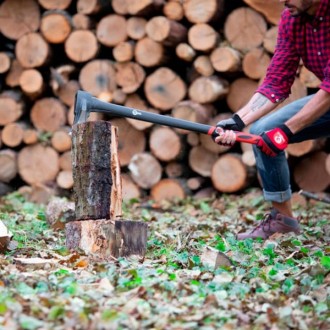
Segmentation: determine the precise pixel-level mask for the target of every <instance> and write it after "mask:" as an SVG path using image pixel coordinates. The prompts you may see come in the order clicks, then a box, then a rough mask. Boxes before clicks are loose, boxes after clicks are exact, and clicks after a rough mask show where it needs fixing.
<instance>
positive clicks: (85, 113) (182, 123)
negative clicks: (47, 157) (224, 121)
mask: <svg viewBox="0 0 330 330" xmlns="http://www.w3.org/2000/svg"><path fill="white" fill-rule="evenodd" d="M91 112H103V113H107V114H109V115H112V116H114V117H124V118H132V119H136V120H141V121H146V122H149V123H154V124H159V125H164V126H170V127H174V128H181V129H185V130H188V131H193V132H197V133H203V134H208V135H210V136H212V137H213V138H215V137H217V136H218V135H219V133H220V132H219V130H217V127H216V126H211V125H206V124H200V123H195V122H192V121H189V120H184V119H178V118H173V117H170V116H165V115H159V114H155V113H152V112H148V111H142V110H137V109H134V108H130V107H125V106H121V105H117V104H113V103H108V102H104V101H101V100H99V99H97V98H96V97H93V96H92V95H91V94H89V93H87V92H84V91H80V90H79V91H77V93H76V96H75V103H74V122H73V125H76V124H80V123H84V122H86V121H87V119H88V117H89V114H90V113H91ZM235 135H236V141H237V142H245V143H250V144H257V143H258V141H259V140H260V136H259V135H254V134H249V133H242V132H237V131H235Z"/></svg>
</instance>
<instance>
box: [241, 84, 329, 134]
mask: <svg viewBox="0 0 330 330" xmlns="http://www.w3.org/2000/svg"><path fill="white" fill-rule="evenodd" d="M329 110H330V94H329V93H328V92H326V91H324V90H322V89H320V90H319V91H318V92H317V93H316V94H315V95H314V97H313V98H312V99H311V100H310V101H309V102H308V103H307V104H306V105H305V106H304V107H303V108H302V109H301V110H300V111H299V112H298V113H297V114H296V115H294V116H293V117H292V118H290V119H289V120H288V121H286V122H285V125H286V126H288V127H289V129H290V130H291V132H292V133H293V134H295V133H297V132H299V131H300V130H302V129H303V128H305V127H306V126H308V125H309V124H311V123H313V122H314V121H315V120H316V119H318V118H319V117H321V116H322V115H323V114H325V113H326V112H328V111H329ZM243 121H244V120H243Z"/></svg>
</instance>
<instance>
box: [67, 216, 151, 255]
mask: <svg viewBox="0 0 330 330" xmlns="http://www.w3.org/2000/svg"><path fill="white" fill-rule="evenodd" d="M65 231H66V246H67V248H68V249H73V250H77V249H81V250H83V251H84V252H85V253H86V254H89V255H95V256H97V258H102V259H105V260H109V261H110V260H113V259H114V258H119V257H128V256H137V257H138V258H141V259H142V258H144V255H145V253H146V244H147V224H146V223H144V222H140V221H131V220H125V221H121V220H85V221H72V222H69V223H67V224H66V225H65Z"/></svg>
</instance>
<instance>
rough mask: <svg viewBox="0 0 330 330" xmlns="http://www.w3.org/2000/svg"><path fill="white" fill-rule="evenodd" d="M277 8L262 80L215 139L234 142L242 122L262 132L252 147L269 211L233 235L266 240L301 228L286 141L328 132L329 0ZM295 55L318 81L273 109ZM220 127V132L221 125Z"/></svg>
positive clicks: (288, 2) (289, 79)
mask: <svg viewBox="0 0 330 330" xmlns="http://www.w3.org/2000/svg"><path fill="white" fill-rule="evenodd" d="M279 1H280V2H283V3H284V5H285V7H286V8H285V9H284V10H283V12H282V16H281V20H280V24H279V30H278V39H277V46H276V50H275V53H274V55H273V57H272V61H271V63H270V65H269V67H268V69H267V75H266V77H265V79H264V81H263V83H262V85H261V86H260V87H259V88H258V89H257V91H256V93H255V94H254V95H253V97H252V98H251V100H250V101H249V102H248V104H247V105H245V106H244V107H243V108H242V109H240V110H239V111H238V112H237V113H236V114H235V115H234V116H233V117H232V118H230V119H227V120H223V121H220V122H219V123H218V124H217V126H218V127H219V129H218V132H219V136H218V137H216V138H215V142H216V143H218V144H224V145H233V144H234V143H235V133H234V132H233V131H235V130H236V131H241V130H242V129H243V128H244V127H245V126H247V125H250V124H253V125H252V126H251V132H252V133H253V134H258V135H260V136H261V139H260V142H259V143H258V145H257V146H254V152H255V157H256V166H257V169H258V171H259V174H260V177H261V180H262V184H263V192H264V198H265V200H267V201H270V202H271V203H272V206H273V209H272V211H271V213H270V214H268V215H266V216H265V219H264V220H263V221H262V222H261V223H260V224H259V225H258V226H257V227H255V228H254V229H253V230H252V231H249V232H246V233H240V234H238V236H237V238H238V239H245V238H249V237H251V238H256V237H261V238H263V239H267V238H268V237H269V236H271V235H272V234H274V233H276V232H280V233H287V232H294V233H299V232H300V226H299V222H298V220H297V219H295V218H294V217H293V213H292V209H291V188H290V173H289V167H288V163H287V160H286V157H285V153H284V150H285V148H286V147H287V145H288V143H296V142H301V141H304V140H309V139H316V138H320V137H327V136H330V37H329V31H330V0H279ZM300 60H302V61H303V63H304V65H305V66H306V68H307V69H309V70H310V71H312V72H313V73H314V74H315V75H316V76H317V77H318V78H319V79H320V80H321V84H320V89H319V90H318V91H317V92H316V93H315V94H314V95H309V96H307V97H304V98H302V99H299V100H297V101H294V102H292V103H290V104H288V105H287V106H285V107H283V108H281V109H279V110H277V111H272V110H274V109H275V108H276V106H277V105H278V104H279V103H280V102H282V101H283V100H284V99H285V98H287V97H288V95H289V94H290V88H291V85H292V83H293V81H294V78H295V76H296V71H297V68H298V65H299V62H300ZM223 129H224V130H225V131H224V130H223Z"/></svg>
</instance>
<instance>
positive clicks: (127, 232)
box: [65, 121, 147, 260]
mask: <svg viewBox="0 0 330 330" xmlns="http://www.w3.org/2000/svg"><path fill="white" fill-rule="evenodd" d="M117 131H118V129H117V127H115V126H113V125H111V123H110V122H106V121H93V122H85V123H82V124H79V125H74V126H73V129H72V172H73V179H74V185H73V190H74V202H75V219H74V221H70V222H68V223H66V225H65V231H66V245H67V247H68V248H69V249H81V250H83V251H84V252H85V253H86V254H88V255H94V256H97V257H98V258H101V259H106V260H110V259H113V258H118V257H126V256H132V255H134V256H138V257H139V258H141V259H143V257H144V254H145V251H146V243H147V224H146V223H144V222H139V221H131V220H127V221H126V220H123V219H119V218H120V217H121V215H122V183H121V177H120V164H119V158H118V134H117Z"/></svg>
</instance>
